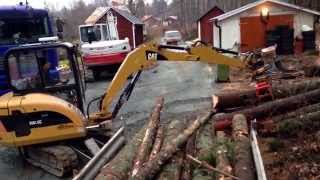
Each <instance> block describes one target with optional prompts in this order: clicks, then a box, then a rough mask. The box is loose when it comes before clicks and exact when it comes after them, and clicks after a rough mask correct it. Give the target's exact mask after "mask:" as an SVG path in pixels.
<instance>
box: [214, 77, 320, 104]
mask: <svg viewBox="0 0 320 180" xmlns="http://www.w3.org/2000/svg"><path fill="white" fill-rule="evenodd" d="M319 86H320V79H313V80H309V81H303V82H299V83H293V84H284V85H277V86H273V87H272V93H273V96H274V98H275V99H280V98H285V97H289V96H292V95H296V94H299V93H304V92H307V91H312V90H315V89H318V87H319ZM213 101H214V104H215V103H216V104H217V105H216V108H217V109H219V110H225V109H228V108H236V107H241V106H248V105H253V104H255V103H256V101H257V100H256V90H255V88H252V89H250V90H245V91H233V92H226V93H218V94H215V95H213Z"/></svg>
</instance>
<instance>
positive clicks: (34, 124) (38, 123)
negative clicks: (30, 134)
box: [29, 120, 42, 126]
mask: <svg viewBox="0 0 320 180" xmlns="http://www.w3.org/2000/svg"><path fill="white" fill-rule="evenodd" d="M41 124H42V120H36V121H30V122H29V125H30V126H36V125H41Z"/></svg>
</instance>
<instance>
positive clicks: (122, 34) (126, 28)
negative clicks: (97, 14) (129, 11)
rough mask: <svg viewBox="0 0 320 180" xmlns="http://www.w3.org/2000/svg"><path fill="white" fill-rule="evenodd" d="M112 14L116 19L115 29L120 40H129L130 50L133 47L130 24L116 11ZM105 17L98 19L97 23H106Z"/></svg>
mask: <svg viewBox="0 0 320 180" xmlns="http://www.w3.org/2000/svg"><path fill="white" fill-rule="evenodd" d="M112 13H113V15H114V16H116V17H117V29H118V34H119V38H120V39H125V38H126V37H127V38H129V43H130V46H131V48H133V47H134V43H133V29H132V23H131V22H130V21H128V20H127V19H126V18H124V17H123V16H121V15H120V14H119V13H117V12H116V11H113V10H112ZM106 19H107V15H105V16H104V17H102V18H101V19H99V21H98V22H97V23H106Z"/></svg>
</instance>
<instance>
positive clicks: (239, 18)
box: [210, 0, 320, 51]
mask: <svg viewBox="0 0 320 180" xmlns="http://www.w3.org/2000/svg"><path fill="white" fill-rule="evenodd" d="M319 15H320V13H319V12H317V11H313V10H310V9H306V8H303V7H300V6H296V5H292V4H289V3H285V2H281V1H277V0H261V1H257V2H254V3H250V4H248V5H246V6H243V7H240V8H238V9H235V10H232V11H230V12H228V13H225V14H222V15H220V16H217V17H214V18H212V19H210V20H211V21H213V22H214V23H213V33H214V34H215V38H214V46H215V47H220V48H223V49H233V50H235V51H247V50H252V49H255V48H261V47H264V46H265V44H266V32H267V31H270V30H272V29H274V28H276V27H279V26H288V27H290V28H291V29H292V30H293V33H292V34H293V35H292V36H294V37H297V36H298V35H300V34H301V31H302V30H301V29H302V26H303V25H307V26H309V27H312V28H313V27H314V23H315V22H316V21H317V20H318V17H319ZM292 43H293V42H292Z"/></svg>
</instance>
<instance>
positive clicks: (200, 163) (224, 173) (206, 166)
mask: <svg viewBox="0 0 320 180" xmlns="http://www.w3.org/2000/svg"><path fill="white" fill-rule="evenodd" d="M187 158H188V159H190V160H192V161H193V162H195V163H197V164H199V165H200V166H202V167H205V168H207V169H209V170H211V171H214V172H217V173H220V174H223V175H225V176H228V177H231V178H233V179H238V180H240V178H238V177H236V176H233V175H232V174H228V173H226V172H223V171H220V170H219V169H217V168H214V167H212V166H211V165H210V164H208V163H206V162H203V161H200V160H198V159H196V158H194V157H192V156H190V155H189V154H188V155H187Z"/></svg>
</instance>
